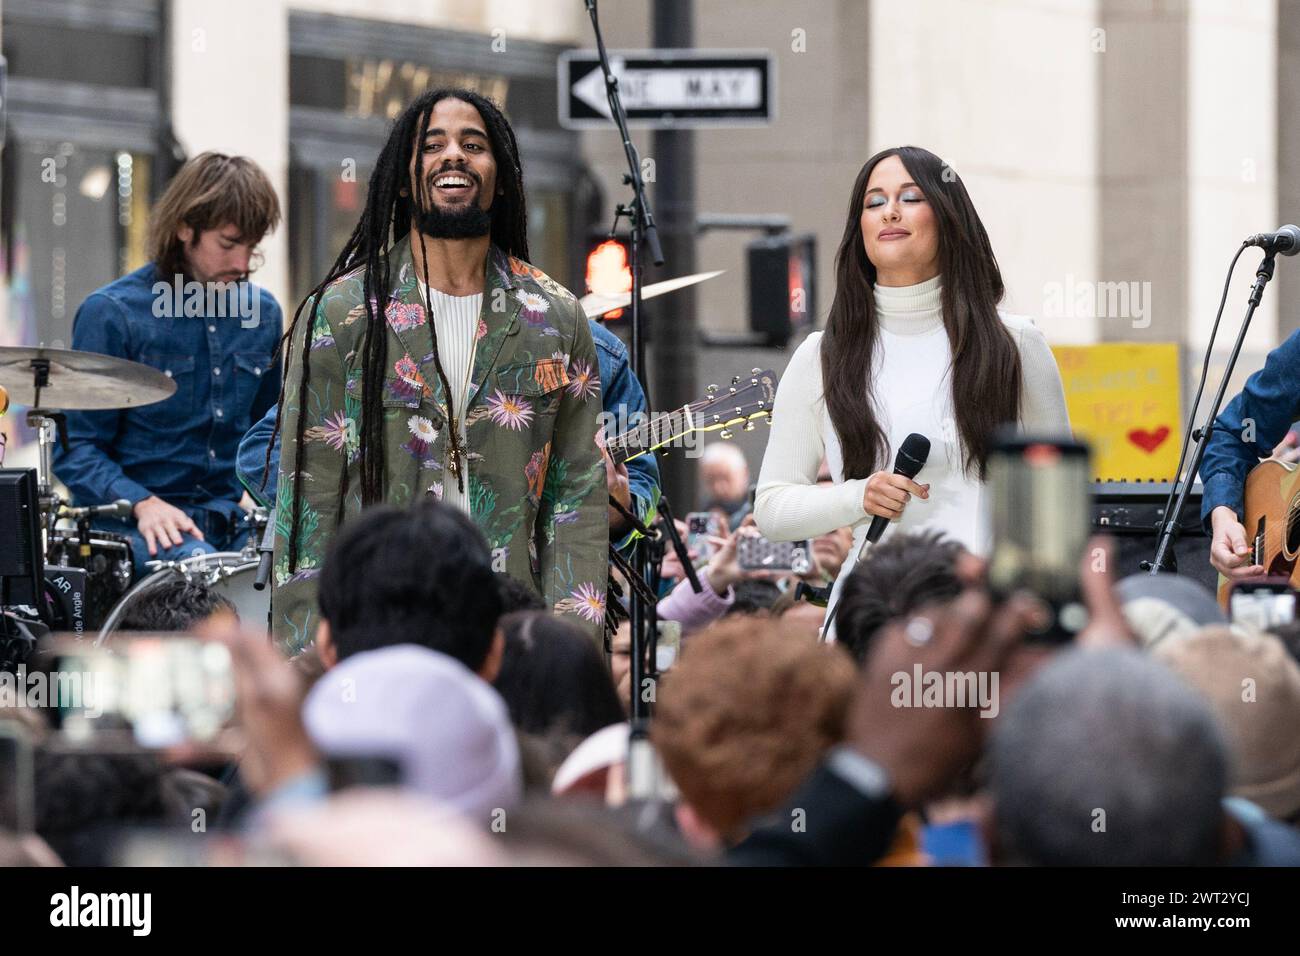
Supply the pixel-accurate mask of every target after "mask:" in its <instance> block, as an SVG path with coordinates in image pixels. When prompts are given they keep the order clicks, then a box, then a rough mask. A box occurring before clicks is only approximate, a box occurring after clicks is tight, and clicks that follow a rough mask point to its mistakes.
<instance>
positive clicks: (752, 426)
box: [745, 422, 754, 432]
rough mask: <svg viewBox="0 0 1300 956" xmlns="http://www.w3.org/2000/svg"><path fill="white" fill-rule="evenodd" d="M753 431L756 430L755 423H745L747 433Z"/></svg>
mask: <svg viewBox="0 0 1300 956" xmlns="http://www.w3.org/2000/svg"><path fill="white" fill-rule="evenodd" d="M753 430H754V423H753V422H745V431H747V432H752V431H753Z"/></svg>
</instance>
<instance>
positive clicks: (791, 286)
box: [745, 233, 817, 348]
mask: <svg viewBox="0 0 1300 956" xmlns="http://www.w3.org/2000/svg"><path fill="white" fill-rule="evenodd" d="M745 251H746V256H747V260H748V267H749V328H750V330H751V331H752V332H755V333H757V334H758V335H759V336H760V337H761V338H762V339H763V342H764V344H765V345H770V346H774V347H776V348H784V347H785V345H786V343H787V342H789V341H790V338H791V337H792V336H793V335H794V334H795V333H796V332H799V331H802V330H804V329H806V328H809V327H810V326H811V325H812V322H813V316H815V315H816V314H817V305H816V272H817V239H816V237H815V236H813V235H811V234H808V235H802V236H795V235H790V234H788V233H785V234H781V235H775V236H765V237H764V238H762V239H756V240H754V241H753V242H751V243H750V244H749V245H748V246H747V247H746V249H745Z"/></svg>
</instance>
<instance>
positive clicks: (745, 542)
mask: <svg viewBox="0 0 1300 956" xmlns="http://www.w3.org/2000/svg"><path fill="white" fill-rule="evenodd" d="M736 558H737V560H738V561H739V562H740V567H741V568H742V569H743V570H745V571H788V572H790V573H791V574H807V573H808V572H809V571H811V570H812V566H813V564H812V543H811V542H810V541H808V540H807V539H806V538H805V539H804V540H802V541H769V540H768V539H767V538H764V537H762V536H761V535H745V536H743V537H742V538H741V539H740V543H739V544H738V545H737V546H736Z"/></svg>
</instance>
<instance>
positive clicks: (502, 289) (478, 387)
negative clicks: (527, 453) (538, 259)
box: [467, 246, 523, 408]
mask: <svg viewBox="0 0 1300 956" xmlns="http://www.w3.org/2000/svg"><path fill="white" fill-rule="evenodd" d="M520 291H521V288H520V284H519V283H518V282H517V281H516V279H515V276H514V275H513V273H511V271H510V260H509V258H508V257H507V256H506V254H505V253H504V252H502V251H501V250H500V249H498V248H497V247H496V246H492V247H490V249H489V251H488V258H487V276H486V280H485V281H484V283H483V307H482V310H481V311H480V312H479V324H478V331H479V335H480V337H479V340H478V345H477V346H476V347H475V349H474V368H473V370H472V371H471V372H470V386H469V388H470V397H469V402H468V403H467V404H468V407H469V408H473V407H474V405H475V404H477V403H478V401H479V397H480V396H481V395H482V394H483V391H484V382H485V381H486V379H487V377H488V375H489V374H490V373H491V371H492V370H493V368H495V367H496V364H497V360H498V358H499V357H501V354H502V348H503V347H504V346H505V343H506V340H507V339H509V338H510V337H511V336H513V335H515V333H517V332H518V331H519V311H520V309H522V308H523V299H522V298H521V297H520V295H519V293H520ZM506 354H507V355H508V354H509V352H507V353H506Z"/></svg>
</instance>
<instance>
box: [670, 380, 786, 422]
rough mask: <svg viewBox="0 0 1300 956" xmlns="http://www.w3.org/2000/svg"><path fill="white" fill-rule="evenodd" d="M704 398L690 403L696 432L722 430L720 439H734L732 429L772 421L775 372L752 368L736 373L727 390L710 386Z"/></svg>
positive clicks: (705, 391)
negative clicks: (742, 373) (745, 373)
mask: <svg viewBox="0 0 1300 956" xmlns="http://www.w3.org/2000/svg"><path fill="white" fill-rule="evenodd" d="M704 394H705V398H703V399H702V400H700V401H698V402H691V404H690V405H688V406H687V407H688V408H689V409H690V413H691V424H692V425H693V426H694V427H695V430H696V431H702V432H712V431H716V432H719V433H720V434H719V436H718V437H719V438H731V437H733V435H734V432H732V431H731V429H732V428H734V427H736V426H737V425H739V426H741V429H742V430H743V431H752V430H753V428H754V424H755V423H756V422H758V421H766V422H767V423H768V424H769V425H770V424H772V403H773V401H775V399H776V373H775V372H773V371H772V370H771V369H757V368H756V369H751V370H750V373H749V375H747V376H743V375H736V376H734V377H733V378H732V379H731V384H730V385H729V386H727V387H726V389H725V390H724V389H721V388H719V387H718V386H717V385H710V386H709V387H708V388H706V389H705V390H704Z"/></svg>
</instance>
